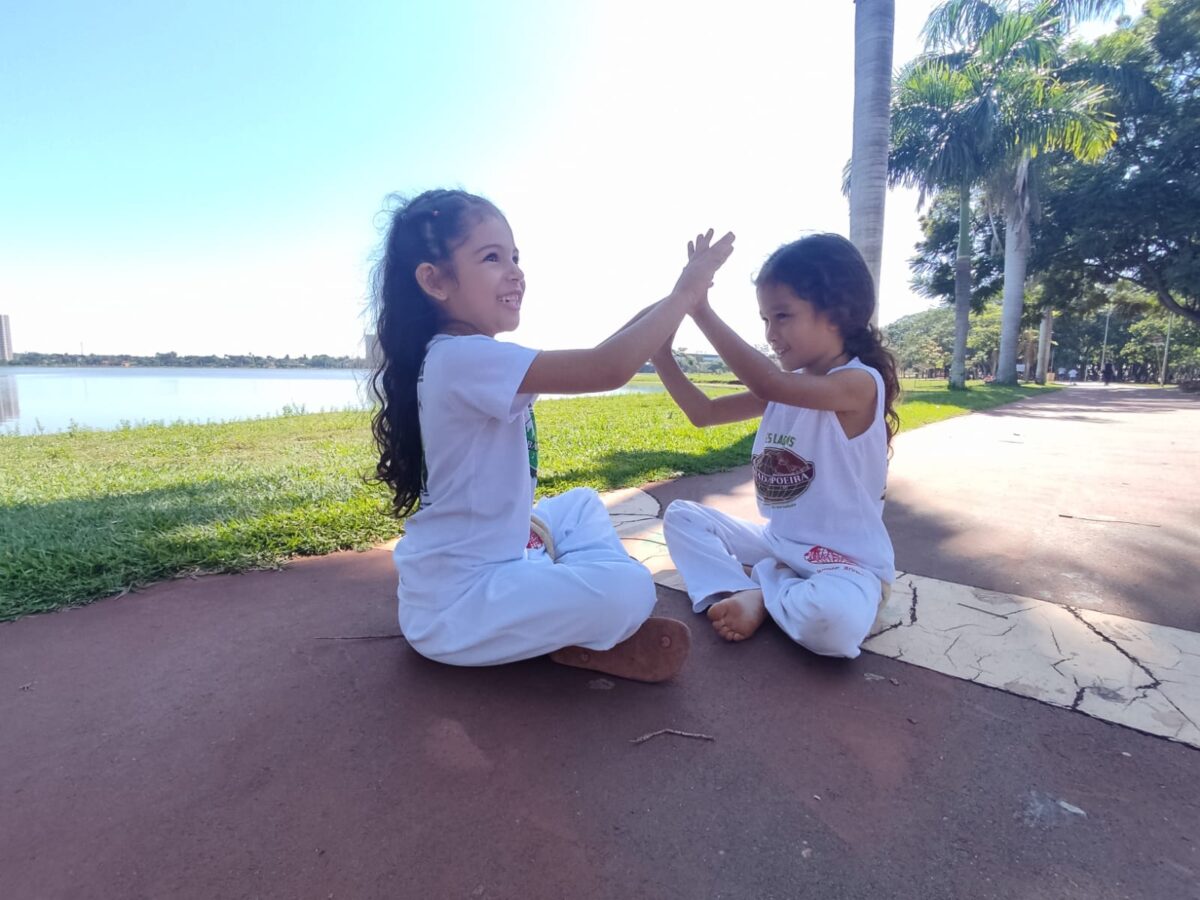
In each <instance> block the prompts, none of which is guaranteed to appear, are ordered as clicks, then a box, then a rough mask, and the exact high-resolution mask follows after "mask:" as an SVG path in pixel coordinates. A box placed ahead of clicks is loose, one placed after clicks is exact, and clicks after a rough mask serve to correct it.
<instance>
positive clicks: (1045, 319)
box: [1035, 309, 1054, 384]
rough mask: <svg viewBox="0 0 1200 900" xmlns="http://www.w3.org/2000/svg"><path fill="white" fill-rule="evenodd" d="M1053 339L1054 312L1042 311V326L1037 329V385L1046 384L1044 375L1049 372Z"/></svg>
mask: <svg viewBox="0 0 1200 900" xmlns="http://www.w3.org/2000/svg"><path fill="white" fill-rule="evenodd" d="M1053 337H1054V312H1053V311H1052V310H1050V309H1045V310H1043V311H1042V326H1041V328H1039V329H1038V355H1037V375H1036V376H1035V380H1036V381H1037V383H1038V384H1045V383H1046V375H1047V373H1048V372H1049V371H1050V342H1051V339H1052V338H1053Z"/></svg>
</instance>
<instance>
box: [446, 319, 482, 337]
mask: <svg viewBox="0 0 1200 900" xmlns="http://www.w3.org/2000/svg"><path fill="white" fill-rule="evenodd" d="M438 331H440V332H441V333H442V334H450V335H455V336H457V337H461V336H464V335H469V334H483V332H482V331H480V330H479V329H478V328H476V327H475V326H474V325H472V324H471V323H470V322H463V321H461V320H459V319H449V320H447V321H445V322H443V323H442V327H441V328H439V329H438ZM490 336H491V335H489V337H490Z"/></svg>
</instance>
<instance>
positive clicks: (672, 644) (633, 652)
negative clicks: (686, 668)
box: [550, 616, 692, 681]
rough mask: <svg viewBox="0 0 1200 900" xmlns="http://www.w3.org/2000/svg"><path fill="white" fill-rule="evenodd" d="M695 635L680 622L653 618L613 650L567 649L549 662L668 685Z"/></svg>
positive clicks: (680, 666) (556, 652)
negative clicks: (661, 682)
mask: <svg viewBox="0 0 1200 900" xmlns="http://www.w3.org/2000/svg"><path fill="white" fill-rule="evenodd" d="M691 646H692V633H691V632H690V631H689V630H688V627H687V626H686V625H684V624H683V623H682V622H680V621H678V620H677V619H667V618H663V617H661V616H651V617H650V618H649V619H647V620H646V621H645V622H643V623H642V625H641V627H640V628H638V630H637V631H635V632H634V633H633V634H632V635H630V636H629V637H627V638H626V639H625V640H623V641H621V643H619V644H617V645H616V646H615V647H613V648H612V649H611V650H588V649H587V648H586V647H564V648H563V649H561V650H555V651H554V652H553V653H551V654H550V658H551V659H552V660H554V662H556V663H560V664H562V665H564V666H575V667H576V668H577V669H592V670H594V671H596V672H603V673H605V674H606V675H615V676H616V677H617V678H629V679H632V680H633V681H666V680H667V679H668V678H673V677H674V676H675V675H677V674H678V673H679V670H680V669H682V668H683V661H684V660H685V659H687V655H688V650H689V649H691Z"/></svg>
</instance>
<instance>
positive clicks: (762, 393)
mask: <svg viewBox="0 0 1200 900" xmlns="http://www.w3.org/2000/svg"><path fill="white" fill-rule="evenodd" d="M693 318H694V319H695V320H696V324H697V325H699V326H700V331H701V332H703V334H704V336H705V337H706V338H708V341H709V343H711V344H712V345H713V349H715V350H716V351H717V353H719V354H720V355H721V359H723V360H725V364H726V365H727V366H729V368H730V369H732V370H733V374H735V375H737V377H738V378H739V379H740V380H741V382H742V384H744V385H746V387H747V388H748V389H749V390H750V392H751V393H752V394H754V395H755V396H756V397H759V398H761V399H762V400H763V401H765V402H768V403H786V404H787V405H788V406H802V407H804V408H805V409H827V410H831V411H834V412H863V411H865V410H868V409H870V410H873V409H874V407H873V404H874V402H875V379H874V378H872V377H871V376H870V375H868V374H867V373H866V372H862V371H855V370H853V369H846V370H843V371H840V372H834V373H832V374H830V375H807V374H804V373H802V372H784V371H783V370H782V369H780V368H779V367H778V366H777V365H775V363H773V362H772V361H771V360H769V359H768V358H767V357H765V356H763V355H762V354H761V353H759V352H758V351H757V350H755V349H754V348H753V347H751V346H750V345H749V344H747V343H746V342H745V341H744V340H742V339H741V338H740V337H739V336H738V334H737V332H735V331H734V330H733V329H732V328H730V327H729V326H728V325H727V324H725V322H724V321H723V320H722V319H721V317H720V316H718V315H717V314H716V313H715V312H714V311H713V309H712V307H711V306H709V305H708V304H707V303H702V304H701V305H700V306H698V307H697V309H696V311H695V312H694V313H693Z"/></svg>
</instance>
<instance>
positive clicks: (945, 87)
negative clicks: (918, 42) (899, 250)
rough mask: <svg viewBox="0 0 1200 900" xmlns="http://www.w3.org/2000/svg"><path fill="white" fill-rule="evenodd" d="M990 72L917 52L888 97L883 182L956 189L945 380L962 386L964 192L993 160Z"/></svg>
mask: <svg viewBox="0 0 1200 900" xmlns="http://www.w3.org/2000/svg"><path fill="white" fill-rule="evenodd" d="M994 82H995V73H994V72H993V71H990V70H988V69H985V68H982V67H981V66H979V65H978V64H975V65H967V66H963V67H962V68H959V69H954V68H951V67H950V66H949V65H948V64H947V63H946V62H945V61H943V60H939V59H932V58H921V59H918V60H916V61H915V62H912V63H910V64H909V65H907V66H905V68H904V69H903V70H901V72H900V74H899V75H898V76H897V78H896V88H895V95H894V98H893V101H892V150H891V154H890V157H889V160H888V181H889V182H890V183H891V184H892V185H893V186H894V185H897V184H902V185H905V186H907V187H916V188H918V189H919V190H920V205H922V206H923V205H924V204H925V199H926V197H927V196H928V195H930V194H937V193H940V192H942V191H945V190H952V191H957V192H958V202H959V217H958V252H957V255H956V257H955V260H954V352H953V354H952V356H951V362H950V387H951V388H953V389H961V388H963V387H965V386H966V352H967V331H968V328H969V325H970V312H971V193H972V190H973V189H974V187H975V185H976V184H977V183H978V181H979V179H980V178H982V177H983V176H984V175H985V174H986V173H987V171H988V169H989V167H990V166H991V165H992V163H993V157H994V156H995V155H996V151H995V147H994V141H993V133H992V132H993V116H992V115H991V109H990V106H991V103H992V98H993V89H994Z"/></svg>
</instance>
